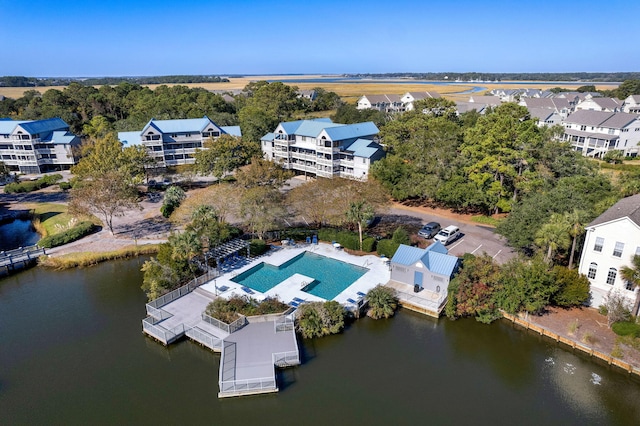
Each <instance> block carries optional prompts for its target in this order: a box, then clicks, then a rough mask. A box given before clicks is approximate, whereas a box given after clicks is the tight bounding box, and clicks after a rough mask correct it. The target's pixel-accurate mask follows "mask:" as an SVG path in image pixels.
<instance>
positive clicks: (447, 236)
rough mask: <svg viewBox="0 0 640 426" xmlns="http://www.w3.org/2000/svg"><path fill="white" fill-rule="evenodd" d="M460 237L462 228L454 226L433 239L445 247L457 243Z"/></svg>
mask: <svg viewBox="0 0 640 426" xmlns="http://www.w3.org/2000/svg"><path fill="white" fill-rule="evenodd" d="M458 237H460V228H458V227H457V226H454V225H449V226H447V227H446V228H444V229H443V230H441V231H440V232H438V233H437V234H436V236H435V237H433V239H434V240H436V241H440V242H441V243H442V244H444V245H445V246H446V245H447V244H449V243H450V242H452V241H455V240H456V239H458Z"/></svg>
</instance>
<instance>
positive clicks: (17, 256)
mask: <svg viewBox="0 0 640 426" xmlns="http://www.w3.org/2000/svg"><path fill="white" fill-rule="evenodd" d="M43 254H46V252H45V249H44V248H40V247H38V246H29V247H24V248H19V249H14V250H8V251H3V252H0V266H6V265H11V264H13V263H16V262H24V261H27V260H32V259H37V258H38V257H40V256H42V255H43Z"/></svg>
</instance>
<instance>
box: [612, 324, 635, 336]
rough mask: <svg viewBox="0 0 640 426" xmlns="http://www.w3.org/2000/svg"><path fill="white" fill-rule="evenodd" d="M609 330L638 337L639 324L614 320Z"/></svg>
mask: <svg viewBox="0 0 640 426" xmlns="http://www.w3.org/2000/svg"><path fill="white" fill-rule="evenodd" d="M611 330H613V332H614V333H616V334H617V335H618V336H633V337H640V324H637V323H635V322H616V323H613V325H612V326H611Z"/></svg>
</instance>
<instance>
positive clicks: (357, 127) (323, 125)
mask: <svg viewBox="0 0 640 426" xmlns="http://www.w3.org/2000/svg"><path fill="white" fill-rule="evenodd" d="M279 127H282V129H283V130H284V132H285V133H286V134H288V135H298V136H308V137H312V138H315V137H318V135H320V133H321V132H322V131H325V132H326V133H327V135H328V136H329V137H330V138H331V140H334V141H341V140H348V139H352V141H351V142H353V141H355V140H356V139H358V138H362V137H365V136H372V135H377V134H378V132H379V130H378V128H377V127H376V125H375V124H373V123H372V122H371V121H367V122H365V123H354V124H339V123H334V122H332V121H331V120H330V119H328V118H325V119H316V120H298V121H288V122H282V123H280V124H279ZM262 139H264V137H263V138H262Z"/></svg>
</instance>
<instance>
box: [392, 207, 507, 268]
mask: <svg viewBox="0 0 640 426" xmlns="http://www.w3.org/2000/svg"><path fill="white" fill-rule="evenodd" d="M388 214H389V215H391V216H397V217H398V216H408V217H410V218H413V222H415V223H418V222H419V223H420V224H425V223H427V222H431V221H433V222H438V223H440V225H441V226H442V227H443V228H444V227H446V226H448V225H456V226H457V227H458V228H460V233H461V236H460V238H458V239H457V240H455V241H453V242H451V243H450V244H449V245H448V246H447V249H449V253H450V254H452V255H454V256H462V255H463V254H465V253H472V254H476V255H481V254H483V253H486V254H488V255H489V256H491V257H492V258H493V259H495V261H496V262H498V263H505V262H506V261H508V260H509V259H511V258H513V257H514V256H515V255H516V253H515V251H514V250H513V249H512V248H511V247H509V246H508V245H507V242H506V241H505V239H504V238H503V237H502V236H500V235H498V234H496V233H495V232H494V229H493V228H491V227H489V226H484V225H480V224H474V223H469V222H462V221H460V220H456V219H452V218H450V217H445V216H439V215H437V214H436V213H435V212H429V213H423V212H419V211H416V210H415V209H405V208H402V207H400V208H398V207H393V208H391V209H390V210H389V212H388ZM382 220H384V218H382ZM420 226H421V225H420ZM428 241H431V240H428Z"/></svg>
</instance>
